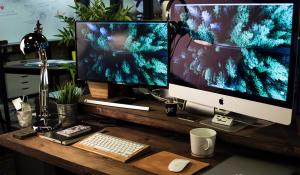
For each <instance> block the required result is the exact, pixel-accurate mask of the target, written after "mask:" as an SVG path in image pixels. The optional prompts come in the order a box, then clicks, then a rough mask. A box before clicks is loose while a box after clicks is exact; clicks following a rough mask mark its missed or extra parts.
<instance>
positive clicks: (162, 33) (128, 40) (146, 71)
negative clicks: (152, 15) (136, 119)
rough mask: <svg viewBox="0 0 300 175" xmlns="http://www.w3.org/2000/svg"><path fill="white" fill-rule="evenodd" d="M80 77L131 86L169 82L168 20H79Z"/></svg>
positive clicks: (77, 24) (164, 84)
mask: <svg viewBox="0 0 300 175" xmlns="http://www.w3.org/2000/svg"><path fill="white" fill-rule="evenodd" d="M76 40H77V41H76V42H77V68H78V78H79V79H83V80H94V81H100V82H112V83H117V84H127V85H142V86H158V87H166V86H167V85H168V66H169V65H168V63H169V62H168V58H169V57H168V24H167V23H166V22H116V21H115V22H77V23H76Z"/></svg>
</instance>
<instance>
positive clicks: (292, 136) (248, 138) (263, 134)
mask: <svg viewBox="0 0 300 175" xmlns="http://www.w3.org/2000/svg"><path fill="white" fill-rule="evenodd" d="M136 104H137V105H142V106H150V108H151V110H150V111H147V112H145V111H138V110H130V109H123V108H114V107H107V106H101V105H92V104H82V105H80V107H81V110H80V111H83V113H85V114H86V113H92V114H96V115H102V116H107V117H110V118H114V119H119V120H125V121H129V122H134V123H138V124H142V125H147V126H152V127H156V128H163V129H166V130H171V131H175V132H179V133H184V134H188V133H189V130H191V129H193V128H197V127H207V126H205V125H203V124H200V123H199V122H200V120H203V119H206V118H207V116H203V115H202V116H201V115H192V114H188V113H186V112H179V113H178V115H177V117H186V116H189V117H196V118H197V120H196V121H195V122H187V121H183V120H180V119H178V118H176V117H168V116H167V115H166V114H165V112H164V105H163V104H162V103H159V102H157V101H153V100H144V101H143V100H141V101H138V102H137V103H136ZM217 131H218V138H219V139H221V140H223V141H226V142H229V143H233V144H238V145H243V146H247V147H251V148H255V149H261V150H265V151H270V152H275V153H280V154H285V155H288V156H296V157H298V158H300V136H299V135H297V130H296V126H295V125H291V126H284V125H278V124H274V125H271V126H268V127H263V128H259V127H247V128H245V129H243V130H241V131H239V132H236V133H227V132H224V131H221V130H217Z"/></svg>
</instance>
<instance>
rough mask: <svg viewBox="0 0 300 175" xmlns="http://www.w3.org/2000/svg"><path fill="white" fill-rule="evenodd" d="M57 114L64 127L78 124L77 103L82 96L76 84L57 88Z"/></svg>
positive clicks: (70, 83) (66, 84) (67, 84)
mask: <svg viewBox="0 0 300 175" xmlns="http://www.w3.org/2000/svg"><path fill="white" fill-rule="evenodd" d="M57 90H58V93H57V96H56V100H57V112H58V118H59V121H60V122H61V124H62V127H68V126H71V125H73V124H75V123H76V120H77V103H78V100H79V98H80V97H81V96H82V91H81V89H80V88H78V87H76V85H75V83H74V82H73V81H72V82H67V83H65V84H63V85H61V86H59V87H58V88H57Z"/></svg>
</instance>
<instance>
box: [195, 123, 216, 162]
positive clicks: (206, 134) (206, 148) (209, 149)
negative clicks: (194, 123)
mask: <svg viewBox="0 0 300 175" xmlns="http://www.w3.org/2000/svg"><path fill="white" fill-rule="evenodd" d="M216 135H217V132H216V131H215V130H213V129H209V128H195V129H192V130H191V131H190V140H191V151H192V156H195V157H200V158H207V157H212V156H213V154H214V149H215V141H216Z"/></svg>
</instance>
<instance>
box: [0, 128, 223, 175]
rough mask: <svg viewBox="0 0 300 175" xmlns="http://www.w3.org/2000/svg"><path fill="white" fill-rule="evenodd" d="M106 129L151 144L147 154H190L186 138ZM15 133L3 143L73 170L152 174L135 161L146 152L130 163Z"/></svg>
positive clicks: (0, 139) (0, 141) (0, 140)
mask: <svg viewBox="0 0 300 175" xmlns="http://www.w3.org/2000/svg"><path fill="white" fill-rule="evenodd" d="M106 130H107V131H108V132H107V133H108V134H111V135H115V136H118V137H122V138H126V139H130V140H133V141H137V142H140V143H146V144H149V145H151V151H150V152H148V153H146V155H147V154H149V155H150V154H152V153H155V152H158V151H161V150H168V151H171V152H174V153H177V154H180V155H183V156H188V157H191V156H190V155H189V150H190V148H189V144H188V142H186V140H184V141H182V140H177V141H176V140H174V139H170V138H168V137H163V136H159V135H157V133H155V132H156V131H153V133H151V132H144V131H141V130H138V129H131V128H128V127H117V126H115V127H108V128H106ZM12 135H13V132H11V133H7V134H3V135H1V136H0V145H1V146H4V147H7V148H9V149H11V150H14V151H16V152H19V153H22V154H25V155H28V156H31V157H34V158H37V159H39V160H41V161H44V162H47V163H49V164H53V165H55V166H58V167H61V168H64V169H68V170H70V171H72V172H74V173H78V174H86V173H91V174H100V173H105V174H122V175H126V174H128V175H129V174H130V175H133V174H139V175H143V174H151V173H148V172H145V171H143V170H141V169H138V168H136V167H134V166H133V165H132V163H133V162H134V161H135V160H136V159H139V158H141V157H144V155H142V156H140V157H137V158H136V159H133V160H131V161H129V163H122V162H118V161H115V160H112V159H109V158H105V157H102V156H100V155H97V154H94V153H90V152H87V151H84V150H81V149H78V148H74V147H71V146H63V145H60V144H57V143H53V142H50V141H48V140H45V139H42V138H39V137H37V136H35V137H31V138H28V139H25V140H18V139H15V138H13V136H12ZM173 137H174V136H173ZM219 157H222V156H219ZM223 159H224V158H223ZM198 160H200V159H198ZM209 162H210V163H212V164H215V163H216V162H215V160H214V159H211V160H210V161H209Z"/></svg>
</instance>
